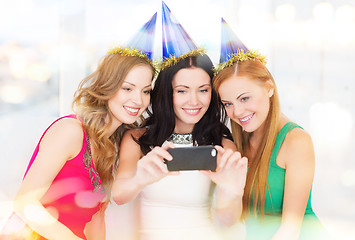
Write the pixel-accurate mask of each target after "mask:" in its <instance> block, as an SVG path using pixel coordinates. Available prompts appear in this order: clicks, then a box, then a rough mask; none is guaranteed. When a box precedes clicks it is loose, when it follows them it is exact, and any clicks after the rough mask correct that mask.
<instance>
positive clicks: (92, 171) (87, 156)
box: [83, 136, 102, 192]
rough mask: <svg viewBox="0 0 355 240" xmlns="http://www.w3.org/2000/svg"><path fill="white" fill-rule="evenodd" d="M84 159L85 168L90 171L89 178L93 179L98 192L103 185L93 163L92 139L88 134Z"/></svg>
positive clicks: (92, 182) (92, 181)
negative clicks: (90, 139)
mask: <svg viewBox="0 0 355 240" xmlns="http://www.w3.org/2000/svg"><path fill="white" fill-rule="evenodd" d="M83 160H84V165H85V169H86V170H87V171H88V173H89V178H90V179H91V184H92V185H93V186H94V187H95V189H94V192H98V191H99V190H102V186H101V184H100V176H99V174H98V173H97V172H96V171H95V169H94V166H93V163H92V154H91V147H90V141H89V138H88V137H87V136H86V148H85V152H84V159H83Z"/></svg>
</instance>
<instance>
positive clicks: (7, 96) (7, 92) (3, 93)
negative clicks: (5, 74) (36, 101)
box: [0, 84, 27, 104]
mask: <svg viewBox="0 0 355 240" xmlns="http://www.w3.org/2000/svg"><path fill="white" fill-rule="evenodd" d="M26 97H27V90H26V88H25V87H24V86H21V85H15V84H11V85H10V84H7V85H4V86H2V87H0V98H1V99H2V100H3V101H4V102H7V103H12V104H19V103H22V102H24V101H25V99H26Z"/></svg>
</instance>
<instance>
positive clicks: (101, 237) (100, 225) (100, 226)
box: [84, 204, 108, 240]
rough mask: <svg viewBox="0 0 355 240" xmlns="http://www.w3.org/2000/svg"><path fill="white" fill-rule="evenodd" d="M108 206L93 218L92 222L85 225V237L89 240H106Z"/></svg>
mask: <svg viewBox="0 0 355 240" xmlns="http://www.w3.org/2000/svg"><path fill="white" fill-rule="evenodd" d="M107 206H108V204H106V205H105V206H104V207H103V208H101V209H100V211H98V212H97V213H96V214H94V215H93V216H92V218H91V221H90V222H88V223H87V224H86V225H85V230H84V233H85V236H86V238H87V239H88V240H105V239H106V223H105V211H106V208H107Z"/></svg>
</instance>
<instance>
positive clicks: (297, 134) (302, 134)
mask: <svg viewBox="0 0 355 240" xmlns="http://www.w3.org/2000/svg"><path fill="white" fill-rule="evenodd" d="M285 145H291V146H293V147H305V146H312V147H313V143H312V138H311V135H310V134H309V133H308V132H306V131H305V130H303V129H302V128H299V127H296V128H294V129H292V130H291V131H289V132H288V134H287V135H286V138H285Z"/></svg>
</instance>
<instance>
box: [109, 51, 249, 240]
mask: <svg viewBox="0 0 355 240" xmlns="http://www.w3.org/2000/svg"><path fill="white" fill-rule="evenodd" d="M212 68H213V65H212V62H211V60H210V59H209V57H208V56H207V55H203V54H198V55H197V56H190V57H187V58H184V59H182V60H180V61H179V62H178V63H176V64H174V65H172V66H169V67H167V68H165V69H164V70H162V71H161V72H160V74H159V76H158V78H157V80H156V83H155V85H154V89H153V91H152V96H151V105H152V112H153V113H152V114H151V115H150V117H149V119H148V120H147V126H146V127H145V128H143V129H136V130H132V131H129V132H127V133H126V134H125V136H124V137H123V140H122V144H121V149H120V154H119V159H120V164H119V167H118V172H117V177H116V180H115V182H114V185H113V188H112V194H113V195H112V196H113V199H114V200H115V202H116V203H118V204H124V203H126V202H129V201H131V200H133V199H134V198H135V197H136V196H137V195H138V194H140V238H141V239H148V240H150V239H154V240H160V239H164V240H165V239H204V240H206V239H207V240H212V239H213V240H215V239H219V237H218V235H217V233H216V231H215V229H214V227H213V224H212V220H211V214H212V213H213V212H215V213H216V214H217V216H218V219H219V220H220V221H221V222H222V223H225V224H231V223H234V222H235V221H237V220H239V218H240V215H241V209H242V205H241V204H242V195H243V189H244V185H245V177H246V168H247V159H246V158H241V156H240V154H239V153H238V152H235V150H236V147H235V145H234V143H233V142H232V141H231V140H230V139H231V134H230V132H229V130H228V128H227V127H226V126H225V125H224V124H223V122H221V115H220V112H219V110H218V101H217V95H216V92H215V91H214V90H213V88H212V81H211V79H212V77H213V71H212ZM193 145H198V146H201V145H215V146H216V148H217V150H218V160H217V162H218V167H217V170H216V171H215V172H212V171H198V170H196V171H180V172H170V171H168V169H167V166H166V165H165V164H164V159H166V160H171V159H172V157H171V155H170V154H169V153H168V152H167V149H168V148H170V147H176V148H177V147H186V146H193ZM191 161H194V159H191ZM214 193H215V194H214ZM212 196H215V197H216V204H215V205H214V206H215V208H214V210H215V211H211V209H212V208H211V206H212V203H211V202H212V199H213V198H212Z"/></svg>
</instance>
